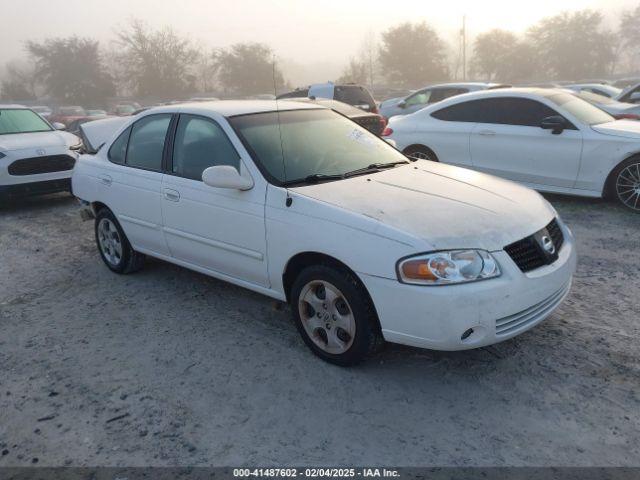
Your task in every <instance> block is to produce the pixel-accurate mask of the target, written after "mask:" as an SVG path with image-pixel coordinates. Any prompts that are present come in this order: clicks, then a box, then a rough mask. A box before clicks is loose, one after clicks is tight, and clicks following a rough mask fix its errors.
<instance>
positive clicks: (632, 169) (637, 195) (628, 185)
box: [616, 163, 640, 210]
mask: <svg viewBox="0 0 640 480" xmlns="http://www.w3.org/2000/svg"><path fill="white" fill-rule="evenodd" d="M616 194H617V195H618V198H619V199H620V201H621V202H622V203H623V204H624V205H625V206H627V207H629V208H630V209H632V210H640V163H632V164H631V165H627V166H626V167H625V168H624V169H623V170H622V171H621V172H620V173H619V174H618V178H617V179H616Z"/></svg>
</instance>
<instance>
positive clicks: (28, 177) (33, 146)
mask: <svg viewBox="0 0 640 480" xmlns="http://www.w3.org/2000/svg"><path fill="white" fill-rule="evenodd" d="M58 127H59V128H61V127H63V125H59V126H58ZM79 142H80V140H79V139H78V137H76V136H75V135H72V134H70V133H67V132H61V131H58V130H56V129H55V128H54V126H53V125H51V124H50V123H48V122H47V121H46V120H44V119H43V118H42V117H41V116H40V115H38V114H37V113H35V112H34V111H32V110H31V109H29V108H26V107H23V106H21V105H0V196H3V197H6V196H21V195H31V194H40V193H54V192H60V191H65V190H69V189H70V185H71V181H70V179H71V170H72V169H73V166H74V164H75V161H76V154H75V153H74V151H72V150H71V148H72V147H74V148H77V147H78V146H79Z"/></svg>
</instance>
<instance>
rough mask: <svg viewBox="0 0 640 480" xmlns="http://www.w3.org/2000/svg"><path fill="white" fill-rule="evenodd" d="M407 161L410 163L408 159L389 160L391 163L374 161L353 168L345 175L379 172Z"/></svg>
mask: <svg viewBox="0 0 640 480" xmlns="http://www.w3.org/2000/svg"><path fill="white" fill-rule="evenodd" d="M405 163H410V162H409V161H408V160H400V161H399V162H389V163H372V164H371V165H368V166H366V167H364V168H358V169H356V170H351V171H350V172H347V173H345V174H344V177H345V178H347V177H352V176H354V175H362V174H365V173H369V172H377V171H379V170H384V169H385V168H393V167H395V166H396V165H403V164H405Z"/></svg>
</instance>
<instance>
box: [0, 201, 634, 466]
mask: <svg viewBox="0 0 640 480" xmlns="http://www.w3.org/2000/svg"><path fill="white" fill-rule="evenodd" d="M549 199H550V200H551V201H552V202H553V204H554V205H555V206H556V208H557V209H558V211H559V212H560V213H561V215H562V216H563V217H564V219H565V221H566V222H567V223H568V224H569V226H570V227H571V228H572V229H573V231H574V233H575V235H576V237H577V241H578V248H579V255H580V261H579V267H578V272H577V278H576V280H575V284H574V288H573V291H572V293H571V295H570V296H569V298H568V299H567V301H566V302H565V303H564V304H563V306H562V307H561V308H560V309H559V311H558V312H557V313H555V314H554V315H553V316H552V317H550V318H549V319H548V320H547V321H546V322H545V323H543V324H541V325H540V326H538V327H537V328H535V329H534V330H532V331H530V332H528V333H526V334H524V335H522V336H520V337H518V338H516V339H513V340H510V341H507V342H505V343H502V344H499V345H497V346H494V347H491V348H485V349H480V350H475V351H468V352H457V353H438V352H431V351H421V350H415V349H410V348H404V347H398V346H391V347H389V348H387V349H386V350H385V351H384V352H383V353H382V354H380V355H379V356H377V357H375V358H374V359H372V360H370V361H369V362H368V363H366V364H364V365H362V366H359V367H357V368H353V369H342V368H338V367H334V366H331V365H328V364H326V363H323V362H322V361H320V360H318V359H316V358H315V357H314V356H312V355H311V353H310V352H309V351H308V350H307V348H306V347H305V346H304V345H303V343H302V341H301V340H300V339H299V337H298V334H297V332H296V331H295V329H294V327H293V324H292V323H291V322H290V320H289V311H288V309H285V310H278V309H276V308H274V305H273V303H272V301H270V300H269V299H267V298H265V297H262V296H260V295H257V294H254V293H251V292H249V291H247V290H243V289H241V288H237V287H234V286H231V285H228V284H225V283H223V282H219V281H217V280H213V279H210V278H208V277H205V276H203V275H200V274H197V273H193V272H190V271H188V270H184V269H182V268H178V267H174V266H172V265H169V264H166V263H163V262H159V261H153V260H150V261H148V262H147V265H146V267H145V269H144V270H143V271H142V272H140V273H139V274H136V275H132V276H126V277H121V276H117V275H114V274H112V273H110V272H109V271H108V270H107V268H106V267H105V266H104V265H103V264H102V263H101V261H100V259H99V257H98V254H97V251H96V248H95V246H94V242H93V227H92V223H90V222H86V223H83V222H81V220H80V218H79V216H78V213H77V209H76V205H75V203H74V202H73V201H72V200H71V199H70V198H69V197H68V196H65V195H58V196H50V197H46V198H41V199H33V200H28V201H23V202H19V203H15V204H10V205H5V206H4V207H1V208H0V326H1V335H0V368H1V370H0V451H1V455H0V466H18V465H33V464H35V463H37V465H39V466H44V465H46V466H57V465H89V466H102V465H114V466H124V465H127V466H142V465H158V466H165V465H174V466H177V465H245V464H263V465H265V464H267V465H306V464H316V465H317V464H357V465H379V464H389V465H480V466H489V465H549V464H552V465H580V466H590V465H599V466H610V465H627V466H638V465H640V388H639V387H640V348H639V345H638V340H639V338H640V320H639V318H640V293H639V292H640V256H639V255H638V251H639V247H640V215H634V214H632V213H630V212H626V211H624V210H622V209H619V208H617V207H616V206H614V205H612V204H609V203H606V202H600V201H591V200H580V199H571V198H565V197H549Z"/></svg>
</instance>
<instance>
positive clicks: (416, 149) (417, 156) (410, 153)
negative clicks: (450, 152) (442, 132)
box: [402, 145, 438, 162]
mask: <svg viewBox="0 0 640 480" xmlns="http://www.w3.org/2000/svg"><path fill="white" fill-rule="evenodd" d="M402 153H404V154H405V155H406V156H407V157H409V158H410V159H412V160H429V161H431V162H437V161H438V157H437V156H436V154H435V153H434V152H433V150H431V149H430V148H429V147H425V146H424V145H412V146H411V147H407V148H405V149H404V151H403V152H402Z"/></svg>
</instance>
